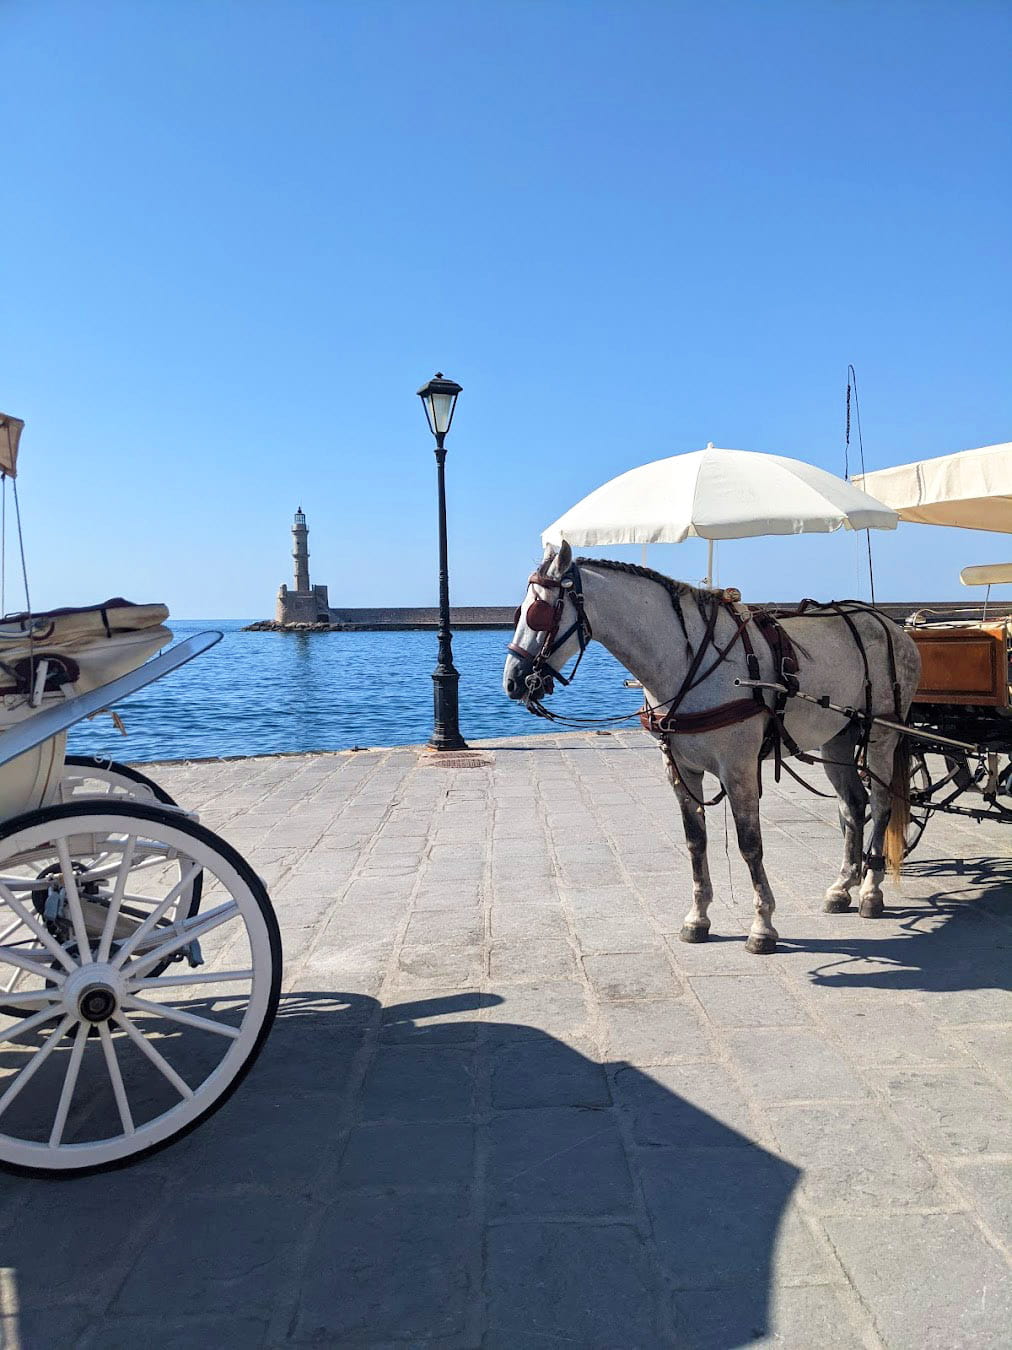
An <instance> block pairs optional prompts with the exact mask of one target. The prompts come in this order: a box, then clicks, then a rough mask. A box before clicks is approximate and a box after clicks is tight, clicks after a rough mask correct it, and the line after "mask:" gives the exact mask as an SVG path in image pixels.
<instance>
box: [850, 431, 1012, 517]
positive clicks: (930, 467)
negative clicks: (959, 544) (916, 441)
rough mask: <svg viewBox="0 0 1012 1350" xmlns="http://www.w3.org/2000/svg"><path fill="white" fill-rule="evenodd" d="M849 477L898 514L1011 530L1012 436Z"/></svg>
mask: <svg viewBox="0 0 1012 1350" xmlns="http://www.w3.org/2000/svg"><path fill="white" fill-rule="evenodd" d="M854 482H855V483H858V484H860V486H861V487H863V488H864V490H865V491H866V492H871V493H874V495H875V496H876V497H878V498H879V499H880V500H881V501H883V502H886V503H887V504H888V505H889V506H891V507H892V508H893V510H894V511H896V512H898V514H899V516H900V519H901V520H916V521H919V522H920V523H921V524H922V525H956V526H958V527H960V528H961V529H964V530H993V531H997V532H998V533H999V534H1012V442H1006V443H1005V444H1004V445H985V446H981V448H980V449H979V450H961V451H959V453H958V454H955V455H939V456H938V457H937V458H936V459H921V460H917V461H916V462H915V463H913V464H897V465H896V466H895V468H892V469H879V470H878V471H877V472H876V473H866V474H864V475H863V476H862V477H860V478H855V479H854Z"/></svg>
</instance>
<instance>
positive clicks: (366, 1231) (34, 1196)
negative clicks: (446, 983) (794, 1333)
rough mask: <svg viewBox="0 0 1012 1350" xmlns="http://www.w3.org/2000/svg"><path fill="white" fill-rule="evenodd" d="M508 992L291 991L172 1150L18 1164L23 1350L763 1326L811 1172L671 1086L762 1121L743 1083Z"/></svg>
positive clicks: (10, 1255) (661, 1338) (616, 1341)
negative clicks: (586, 1032)
mask: <svg viewBox="0 0 1012 1350" xmlns="http://www.w3.org/2000/svg"><path fill="white" fill-rule="evenodd" d="M496 1004H503V1007H502V1008H494V1005H496ZM507 1007H508V1003H506V1004H504V1002H503V1000H502V999H500V998H498V997H496V996H490V995H477V994H465V995H458V996H453V997H445V998H439V999H432V1000H419V1001H417V1002H414V1003H407V1004H403V1005H401V1006H399V1007H394V1008H387V1009H385V1010H384V1009H381V1008H380V1006H379V1005H378V1004H377V1003H376V1002H375V1001H374V1000H372V999H370V998H366V997H363V996H359V995H352V994H338V993H330V992H320V993H298V994H292V995H289V996H288V997H286V998H285V999H283V1000H282V1006H281V1010H280V1012H279V1015H278V1019H277V1021H276V1023H275V1025H274V1028H273V1031H272V1033H271V1035H270V1037H269V1039H268V1042H267V1045H266V1047H265V1049H264V1052H263V1054H262V1056H261V1059H260V1061H259V1062H258V1064H257V1065H256V1066H255V1068H254V1069H253V1070H252V1072H251V1074H250V1076H249V1078H248V1079H247V1080H246V1082H245V1083H244V1084H243V1085H242V1086H241V1088H240V1089H239V1091H238V1092H237V1094H236V1095H235V1097H234V1098H233V1099H232V1100H231V1101H230V1102H229V1103H227V1104H226V1106H224V1107H223V1108H222V1110H221V1111H220V1112H218V1114H217V1115H215V1116H214V1117H213V1118H211V1119H210V1120H208V1121H207V1122H205V1123H204V1124H203V1125H202V1126H200V1127H199V1128H198V1129H197V1130H196V1131H195V1132H194V1133H193V1134H191V1135H190V1136H189V1137H187V1138H186V1139H184V1140H182V1141H181V1142H179V1143H178V1144H176V1145H175V1146H173V1147H172V1148H170V1149H168V1150H166V1151H165V1152H163V1153H161V1154H158V1155H156V1156H155V1157H152V1158H150V1159H148V1160H145V1161H142V1162H140V1163H138V1164H136V1165H135V1166H133V1167H131V1168H129V1169H126V1170H122V1171H119V1172H113V1173H107V1174H103V1175H98V1176H94V1177H88V1178H82V1179H80V1180H77V1181H63V1182H46V1181H32V1180H28V1179H23V1178H17V1177H3V1176H0V1197H2V1209H0V1218H2V1222H3V1228H2V1230H0V1240H2V1245H0V1267H3V1268H5V1272H6V1276H5V1283H0V1293H2V1295H3V1310H2V1311H3V1315H4V1317H5V1318H6V1319H7V1320H6V1321H5V1323H4V1326H5V1331H7V1332H8V1333H9V1332H10V1330H11V1329H12V1328H13V1327H15V1326H16V1327H17V1331H18V1334H19V1335H20V1341H19V1342H18V1343H19V1344H20V1347H21V1350H36V1347H40V1348H41V1347H47V1350H48V1348H49V1347H51V1346H53V1345H56V1344H59V1345H76V1344H79V1345H82V1346H92V1345H94V1346H98V1345H101V1346H103V1348H104V1350H109V1348H110V1347H117V1346H121V1345H122V1346H126V1345H127V1344H130V1345H131V1346H136V1345H137V1344H138V1343H141V1344H147V1345H148V1346H152V1347H159V1348H160V1347H167V1346H171V1347H182V1346H195V1345H213V1346H215V1347H216V1350H217V1348H218V1347H229V1346H236V1347H239V1346H242V1347H253V1346H259V1345H280V1344H287V1343H293V1344H298V1343H307V1344H324V1345H332V1346H337V1345H340V1346H352V1345H376V1346H380V1345H389V1344H390V1343H392V1342H397V1343H400V1342H408V1343H410V1344H413V1345H419V1344H426V1345H427V1344H429V1343H430V1342H432V1343H433V1344H438V1345H441V1346H442V1345H445V1346H447V1347H449V1346H457V1347H463V1346H488V1347H492V1346H495V1347H510V1350H516V1348H518V1347H527V1346H531V1347H533V1346H543V1345H548V1344H551V1343H555V1342H557V1343H560V1344H568V1345H578V1346H581V1347H606V1346H607V1347H622V1350H633V1348H634V1347H654V1346H661V1345H689V1346H693V1347H700V1350H702V1348H703V1347H708V1348H712V1350H730V1347H733V1346H740V1345H746V1344H748V1343H749V1342H751V1341H753V1340H754V1339H756V1338H757V1337H760V1336H762V1335H763V1334H764V1333H765V1331H766V1330H767V1328H768V1315H767V1309H768V1301H769V1291H770V1279H771V1261H772V1256H773V1252H774V1249H775V1248H778V1243H779V1258H778V1259H779V1260H786V1261H787V1262H788V1263H791V1262H795V1263H800V1266H801V1267H804V1265H805V1262H806V1261H808V1260H809V1259H810V1257H809V1253H808V1252H807V1249H806V1248H805V1247H804V1243H805V1241H810V1240H809V1239H807V1237H804V1236H803V1235H802V1234H801V1233H800V1232H798V1231H795V1229H794V1228H793V1227H792V1224H796V1220H793V1219H792V1221H791V1223H789V1224H788V1225H787V1227H786V1228H785V1229H784V1231H783V1232H782V1233H780V1234H779V1237H778V1230H779V1229H780V1225H781V1220H782V1218H783V1215H784V1210H785V1207H786V1205H787V1202H788V1200H789V1197H790V1195H791V1192H792V1190H793V1188H794V1186H795V1184H796V1182H797V1179H798V1176H799V1173H798V1170H797V1169H796V1168H795V1167H793V1166H791V1165H790V1164H788V1163H786V1162H784V1161H783V1160H782V1159H780V1158H777V1157H775V1156H773V1155H771V1154H769V1153H768V1152H766V1151H765V1150H763V1149H762V1148H759V1147H758V1146H757V1145H756V1144H754V1143H753V1142H752V1141H751V1140H750V1139H749V1138H748V1137H747V1134H746V1133H743V1132H740V1131H739V1130H738V1129H735V1128H732V1127H731V1126H730V1125H728V1124H725V1123H723V1121H722V1120H719V1119H717V1118H716V1117H715V1116H714V1115H712V1114H709V1113H708V1112H707V1111H705V1110H702V1109H700V1108H699V1107H697V1106H695V1105H692V1104H691V1103H690V1102H689V1101H688V1100H686V1096H685V1095H683V1094H682V1093H681V1092H679V1091H677V1090H675V1087H674V1086H673V1085H676V1086H677V1085H682V1086H684V1088H685V1090H686V1092H689V1093H690V1094H692V1095H697V1094H698V1095H701V1096H703V1097H705V1099H706V1100H707V1101H708V1102H709V1103H711V1104H713V1106H714V1108H715V1109H717V1110H719V1111H720V1113H721V1115H722V1116H724V1117H726V1118H727V1119H730V1120H733V1121H734V1122H735V1123H736V1124H740V1125H741V1126H742V1129H744V1130H747V1128H748V1125H747V1111H746V1107H745V1104H744V1102H743V1101H742V1100H741V1099H740V1097H739V1096H738V1094H737V1090H736V1088H735V1087H734V1085H733V1083H732V1081H731V1080H730V1078H728V1077H727V1076H726V1075H725V1074H724V1071H723V1069H722V1068H721V1067H720V1066H719V1065H714V1064H705V1065H696V1066H685V1067H670V1068H667V1069H657V1070H654V1071H652V1072H653V1073H654V1074H655V1075H656V1077H652V1076H650V1075H648V1074H647V1073H645V1072H643V1071H641V1070H639V1069H636V1068H633V1067H631V1066H629V1065H609V1066H601V1065H600V1064H598V1063H595V1062H594V1061H593V1060H591V1059H589V1058H587V1057H586V1056H585V1055H583V1054H581V1053H579V1052H578V1051H577V1050H575V1049H573V1048H572V1047H571V1046H569V1045H567V1044H565V1043H564V1042H562V1041H559V1040H557V1039H555V1038H554V1037H552V1036H550V1035H547V1034H546V1033H544V1032H542V1031H539V1030H536V1029H534V1028H531V1027H527V1026H521V1025H517V1024H514V1023H511V1022H508V1021H504V1020H492V1017H491V1014H493V1012H494V1015H495V1016H496V1017H499V1016H500V1015H501V1013H502V1012H503V1011H505V1010H506V1008H507ZM483 1010H484V1011H487V1012H488V1013H489V1014H490V1017H489V1020H486V1019H485V1017H484V1016H483V1015H482V1014H483ZM190 1036H191V1033H190V1032H189V1031H188V1030H185V1029H183V1030H182V1031H181V1034H180V1035H179V1036H178V1037H175V1038H172V1039H174V1040H175V1042H176V1044H175V1046H174V1047H173V1049H172V1050H171V1051H170V1050H169V1049H168V1048H167V1047H166V1048H165V1049H164V1051H163V1052H164V1053H165V1054H166V1056H167V1057H168V1058H170V1059H171V1060H172V1062H174V1063H177V1064H182V1063H184V1062H185V1059H186V1055H187V1053H188V1042H189V1039H190ZM169 1039H170V1038H166V1040H167V1041H168V1040H169ZM659 1079H663V1080H664V1081H663V1082H662V1081H658V1080H659ZM795 1249H797V1250H795ZM811 1282H812V1283H817V1280H815V1279H812V1280H811ZM8 1343H12V1344H13V1343H15V1342H13V1341H9V1340H5V1341H4V1344H5V1345H6V1344H8Z"/></svg>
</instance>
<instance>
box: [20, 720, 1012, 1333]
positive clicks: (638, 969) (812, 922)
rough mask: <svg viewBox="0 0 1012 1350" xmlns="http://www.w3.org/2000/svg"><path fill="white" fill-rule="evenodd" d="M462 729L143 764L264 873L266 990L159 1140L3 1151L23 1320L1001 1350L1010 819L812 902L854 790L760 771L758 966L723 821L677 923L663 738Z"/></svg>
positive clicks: (1008, 1315) (955, 825)
mask: <svg viewBox="0 0 1012 1350" xmlns="http://www.w3.org/2000/svg"><path fill="white" fill-rule="evenodd" d="M478 744H479V748H481V749H483V750H484V751H485V752H486V753H487V754H488V755H489V759H490V763H489V764H488V766H487V767H485V768H483V769H481V770H480V771H475V770H468V771H464V770H458V769H449V768H445V767H443V768H434V767H432V764H431V755H430V756H426V755H424V754H420V753H419V752H418V751H417V750H416V749H412V748H410V747H399V748H397V749H395V750H372V751H366V752H361V753H357V754H317V755H302V756H285V757H278V758H272V757H260V758H255V759H251V760H245V761H229V762H217V761H209V762H205V763H190V764H172V765H163V766H158V765H151V766H146V769H147V771H148V772H149V773H150V774H151V775H152V776H153V777H155V778H156V779H157V780H158V781H160V782H162V783H163V784H164V786H165V787H166V788H167V789H168V790H169V791H170V792H172V793H173V794H174V795H175V796H176V797H177V798H178V799H179V800H180V801H181V802H182V803H183V804H184V805H185V806H187V807H188V808H192V809H196V810H199V811H200V813H201V818H202V820H203V821H204V823H205V824H207V825H208V826H209V827H210V828H212V829H215V830H218V831H220V832H221V833H222V834H223V836H224V837H225V838H226V839H231V840H232V841H233V842H235V844H236V845H237V847H239V848H240V849H241V851H242V852H243V853H244V854H245V855H246V856H247V857H248V859H249V861H250V863H251V865H252V866H253V867H254V868H255V869H256V870H257V871H258V872H259V873H260V874H262V875H263V876H264V877H265V878H267V880H268V883H269V886H270V888H271V890H272V893H273V895H274V898H275V902H276V907H277V910H278V914H279V919H280V923H281V928H282V933H283V938H284V942H285V949H286V961H285V969H284V984H283V995H282V1003H281V1009H280V1012H279V1016H278V1018H277V1021H276V1023H275V1026H274V1028H273V1031H272V1033H271V1036H270V1037H269V1039H268V1042H267V1045H266V1048H265V1050H264V1053H263V1055H262V1057H261V1060H260V1062H259V1063H258V1064H257V1065H256V1066H255V1067H254V1069H253V1071H252V1072H251V1074H250V1075H249V1077H248V1078H247V1079H246V1081H245V1082H243V1084H242V1085H241V1087H240V1089H239V1090H238V1092H237V1093H236V1094H235V1096H234V1097H233V1098H232V1099H231V1100H230V1101H229V1102H228V1103H227V1105H226V1106H225V1107H224V1108H223V1109H222V1110H221V1111H220V1112H219V1113H218V1114H217V1115H216V1116H214V1117H213V1118H211V1119H210V1120H208V1121H207V1122H205V1123H204V1124H203V1125H202V1126H200V1128H199V1129H198V1130H196V1131H195V1132H194V1133H193V1134H192V1135H191V1136H189V1137H188V1138H187V1139H185V1140H183V1141H180V1142H179V1143H178V1144H177V1145H175V1146H174V1147H173V1148H171V1149H169V1150H167V1151H166V1152H164V1153H162V1154H160V1155H156V1156H155V1157H152V1158H150V1159H147V1160H144V1161H142V1162H140V1163H138V1164H136V1165H135V1166H134V1167H132V1168H130V1169H129V1170H127V1171H123V1172H118V1173H113V1174H109V1175H108V1176H98V1177H93V1178H89V1179H86V1180H84V1181H78V1182H74V1183H52V1182H40V1181H33V1180H31V1179H28V1178H19V1177H8V1176H0V1331H2V1334H3V1338H4V1340H3V1344H4V1345H8V1344H10V1345H12V1346H13V1345H15V1344H16V1345H17V1346H18V1347H19V1350H49V1348H50V1347H51V1346H52V1345H55V1344H60V1345H64V1344H66V1345H68V1346H78V1347H97V1346H99V1345H102V1346H106V1345H112V1346H115V1345H120V1344H123V1345H125V1344H127V1343H128V1342H129V1343H130V1344H132V1345H133V1344H137V1343H138V1342H140V1343H143V1344H146V1345H147V1346H150V1347H151V1348H152V1350H175V1347H177V1346H182V1345H191V1344H192V1345H204V1344H208V1345H211V1344H213V1345H221V1346H230V1345H236V1346H239V1345H242V1346H244V1347H245V1346H250V1347H257V1346H263V1347H267V1348H268V1350H280V1347H282V1346H286V1345H293V1346H298V1345H307V1346H308V1345H334V1346H342V1347H343V1346H354V1347H367V1348H368V1350H390V1348H391V1347H395V1346H404V1345H418V1346H422V1345H424V1346H428V1347H432V1350H490V1348H493V1347H499V1348H500V1350H526V1347H532V1348H533V1347H543V1346H545V1345H549V1344H568V1345H578V1346H581V1347H609V1348H612V1347H613V1348H614V1350H635V1348H636V1347H642V1348H643V1350H653V1347H672V1348H675V1347H681V1348H682V1350H732V1347H737V1346H741V1345H756V1346H762V1345H770V1346H773V1345H776V1346H779V1347H784V1346H786V1347H797V1348H798V1350H811V1347H813V1346H819V1347H822V1346H832V1347H834V1350H849V1348H850V1347H851V1346H855V1347H856V1346H861V1347H864V1350H903V1348H904V1347H908V1346H909V1347H917V1350H922V1348H924V1350H931V1348H932V1347H937V1348H938V1350H941V1347H945V1348H946V1350H962V1348H963V1347H965V1348H966V1350H971V1347H972V1348H973V1350H976V1347H978V1346H990V1345H994V1346H997V1345H1003V1346H1004V1345H1006V1344H1008V1327H1009V1325H1012V1307H1010V1298H1012V1282H1010V1257H1012V1234H1010V1229H1012V1173H1010V1167H1012V1162H1010V1159H1012V1131H1010V1122H1012V1083H1010V1070H1009V1062H1010V1054H1009V1048H1010V1044H1012V1042H1010V1037H1012V994H1010V973H1012V853H1010V843H1012V836H1009V835H1008V834H1007V832H1005V831H1003V830H1002V829H1000V827H998V826H996V825H993V824H991V823H987V822H985V823H983V824H980V825H972V827H971V826H970V825H968V824H967V823H965V822H962V821H960V820H958V819H956V818H945V817H936V818H935V819H934V820H932V822H931V823H930V826H929V829H928V831H927V832H926V834H925V837H924V840H923V841H922V843H921V845H920V847H919V848H918V850H917V853H916V854H915V855H914V856H913V857H912V858H911V859H910V860H908V863H907V865H906V867H905V874H904V879H903V882H902V883H901V885H900V886H898V887H897V886H892V885H887V887H886V912H885V914H884V916H883V917H882V918H881V919H879V920H875V921H867V920H862V919H860V918H859V917H858V916H857V914H856V913H848V914H837V915H826V914H823V913H822V895H823V892H824V890H825V888H826V886H827V885H828V884H829V882H830V881H831V880H832V879H833V878H834V876H835V874H836V871H837V867H838V859H839V851H840V842H839V835H838V831H837V826H836V820H835V804H834V802H833V801H830V800H826V801H823V800H821V799H817V798H812V797H809V796H808V795H807V794H805V793H804V791H803V789H801V788H800V787H798V786H797V785H795V784H793V783H789V782H788V781H787V780H784V781H782V782H781V783H780V784H779V785H778V784H775V783H773V782H772V780H771V779H770V780H769V781H767V783H766V787H765V793H764V796H763V801H762V810H763V820H764V837H765V844H766V859H767V862H768V866H769V872H770V877H771V880H772V884H773V886H774V890H775V893H776V896H777V900H778V909H777V920H776V921H777V926H778V928H779V930H780V933H781V941H780V944H779V949H778V951H777V952H776V953H774V954H772V955H770V956H766V957H755V956H752V955H750V954H749V953H748V952H747V951H746V950H745V937H746V934H747V931H748V927H749V924H750V923H751V920H752V893H751V885H750V883H749V880H748V876H747V872H746V869H745V868H744V866H743V865H742V864H741V861H740V859H739V858H738V857H737V854H736V850H735V847H734V840H733V831H732V832H731V844H730V854H729V856H728V857H726V858H725V856H724V848H723V819H722V815H721V812H720V811H719V810H717V811H715V812H714V813H711V816H710V836H711V850H712V857H711V864H712V871H713V881H714V890H715V899H714V903H713V905H712V907H711V911H710V913H711V919H712V922H713V927H712V935H711V940H710V941H709V942H707V943H704V944H701V945H691V944H686V943H683V942H681V941H679V939H678V933H679V930H680V927H681V922H682V918H683V916H684V914H685V912H686V910H687V909H688V907H689V902H690V898H691V875H690V869H689V863H688V857H687V853H686V850H685V847H684V843H683V840H682V837H681V825H680V819H679V815H678V812H677V809H676V806H675V802H674V798H673V796H672V794H671V792H670V789H669V788H668V786H667V784H666V781H665V778H664V774H663V766H662V763H661V760H660V756H659V755H658V753H657V750H656V747H655V746H654V744H653V742H652V741H651V740H650V739H649V738H648V737H646V736H643V735H642V734H641V733H639V732H632V731H622V732H617V733H613V734H610V735H608V736H594V735H590V734H573V735H548V736H543V737H542V736H539V737H529V738H525V737H511V738H500V739H498V740H496V741H494V742H486V743H478ZM811 775H812V778H813V780H814V781H815V782H816V785H817V786H821V787H825V784H824V783H820V782H819V781H818V770H816V769H813V770H811ZM81 1234H86V1235H87V1241H86V1242H84V1243H83V1244H82V1242H81V1240H80V1235H81ZM95 1252H98V1253H99V1254H100V1256H99V1258H98V1259H96V1258H95V1256H94V1253H95Z"/></svg>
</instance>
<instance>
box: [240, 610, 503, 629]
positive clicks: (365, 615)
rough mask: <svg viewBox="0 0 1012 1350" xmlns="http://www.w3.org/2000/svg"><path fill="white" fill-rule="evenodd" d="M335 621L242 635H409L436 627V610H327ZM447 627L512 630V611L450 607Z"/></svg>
mask: <svg viewBox="0 0 1012 1350" xmlns="http://www.w3.org/2000/svg"><path fill="white" fill-rule="evenodd" d="M331 613H332V614H334V615H335V616H336V617H334V618H332V619H331V620H330V621H329V622H327V623H323V622H320V623H278V622H277V621H276V620H275V619H260V620H258V621H257V622H256V623H251V624H248V625H247V626H246V627H245V628H244V629H243V630H242V631H243V632H244V633H355V632H374V631H376V630H381V631H384V632H410V631H412V630H415V629H430V628H431V629H435V628H438V627H439V610H438V609H436V608H414V607H408V608H399V609H341V610H333V609H332V610H331ZM450 626H451V628H453V629H463V628H502V629H509V630H510V631H512V629H513V626H514V625H513V608H512V607H511V606H509V605H465V606H457V607H451V609H450Z"/></svg>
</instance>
